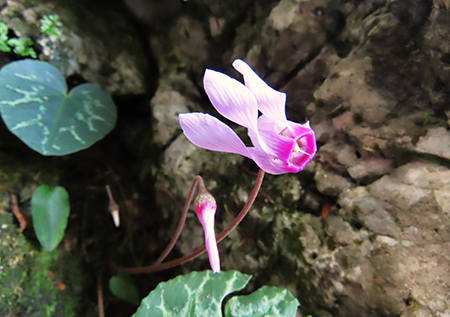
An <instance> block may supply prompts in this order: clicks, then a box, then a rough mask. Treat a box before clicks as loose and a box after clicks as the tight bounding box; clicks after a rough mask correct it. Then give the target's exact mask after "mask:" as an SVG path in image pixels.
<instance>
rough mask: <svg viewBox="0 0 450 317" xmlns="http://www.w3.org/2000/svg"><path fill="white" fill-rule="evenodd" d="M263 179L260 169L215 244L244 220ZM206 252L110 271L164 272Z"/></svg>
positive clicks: (201, 251) (195, 252)
mask: <svg viewBox="0 0 450 317" xmlns="http://www.w3.org/2000/svg"><path fill="white" fill-rule="evenodd" d="M263 178H264V171H263V170H262V169H260V170H259V172H258V177H257V178H256V183H255V187H254V188H253V190H252V193H251V194H250V197H249V198H248V200H247V203H246V204H245V206H244V208H242V210H241V212H240V213H239V214H238V215H237V217H236V218H235V219H234V220H233V222H232V223H230V225H229V226H228V228H226V229H225V230H224V231H223V232H222V233H221V234H219V235H218V236H217V243H219V242H220V241H222V240H223V239H224V238H225V237H226V236H228V234H230V232H231V231H233V230H234V229H235V228H236V227H237V226H238V225H239V223H240V222H241V221H242V220H243V219H244V217H245V216H246V215H247V213H248V212H249V211H250V208H251V207H252V205H253V203H254V202H255V199H256V196H257V195H258V192H259V189H260V188H261V184H262V181H263ZM205 251H206V248H205V246H203V247H200V248H197V249H195V250H194V251H193V252H192V253H190V254H188V255H186V256H183V257H181V258H178V259H176V260H172V261H169V262H166V263H160V264H156V263H155V264H152V265H150V266H146V267H130V268H129V267H120V266H116V265H114V264H112V269H113V270H115V271H117V272H124V273H128V274H143V273H150V272H156V271H161V270H166V269H169V268H172V267H174V266H177V265H180V264H183V263H186V262H188V261H190V260H192V259H194V258H196V257H197V256H199V255H200V254H203V253H204V252H205Z"/></svg>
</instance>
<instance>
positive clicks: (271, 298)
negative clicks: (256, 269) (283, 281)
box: [225, 286, 299, 317]
mask: <svg viewBox="0 0 450 317" xmlns="http://www.w3.org/2000/svg"><path fill="white" fill-rule="evenodd" d="M298 305H299V303H298V301H297V299H296V298H295V297H294V296H292V294H291V293H290V292H289V291H288V290H287V289H285V288H281V287H268V286H263V287H261V288H260V289H259V290H257V291H256V292H254V293H252V294H250V295H247V296H235V297H233V298H231V299H230V301H229V302H228V303H227V305H226V306H225V316H227V317H244V316H252V317H280V316H291V317H294V316H296V315H297V308H298Z"/></svg>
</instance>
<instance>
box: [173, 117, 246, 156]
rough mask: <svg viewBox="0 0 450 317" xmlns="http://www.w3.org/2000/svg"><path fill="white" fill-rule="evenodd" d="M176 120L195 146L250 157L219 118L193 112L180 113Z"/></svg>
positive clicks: (238, 139)
mask: <svg viewBox="0 0 450 317" xmlns="http://www.w3.org/2000/svg"><path fill="white" fill-rule="evenodd" d="M178 120H179V121H180V126H181V129H183V133H184V134H185V135H186V137H187V138H188V140H189V141H191V142H192V143H194V144H195V145H196V146H198V147H201V148H204V149H207V150H211V151H218V152H229V153H236V154H240V155H243V156H246V157H249V158H250V154H249V152H248V149H247V147H246V146H245V144H244V143H243V142H242V141H241V139H240V138H239V137H238V136H237V134H236V133H235V132H234V131H233V130H232V129H231V128H230V127H229V126H227V125H226V124H225V123H223V122H222V121H220V120H219V119H217V118H215V117H213V116H211V115H209V114H205V113H199V112H194V113H183V114H180V115H178Z"/></svg>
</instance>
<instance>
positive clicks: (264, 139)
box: [248, 115, 295, 161]
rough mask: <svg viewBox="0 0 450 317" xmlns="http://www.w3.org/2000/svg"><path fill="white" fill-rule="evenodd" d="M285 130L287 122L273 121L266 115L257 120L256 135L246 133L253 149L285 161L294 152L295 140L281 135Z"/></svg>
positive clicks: (254, 133) (249, 132) (250, 132)
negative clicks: (255, 148)
mask: <svg viewBox="0 0 450 317" xmlns="http://www.w3.org/2000/svg"><path fill="white" fill-rule="evenodd" d="M286 128H287V121H285V122H283V121H279V120H273V119H271V118H269V117H268V116H266V115H262V116H261V117H259V118H258V131H257V132H258V133H256V131H251V130H249V131H248V135H249V137H250V139H251V140H252V143H253V145H254V146H255V147H257V148H260V149H262V150H264V151H265V152H266V153H268V154H270V155H272V156H274V157H277V158H279V159H281V160H282V161H286V160H288V159H289V157H290V153H291V152H292V151H293V150H294V146H295V142H294V141H295V140H294V139H292V138H289V137H285V136H284V135H281V132H282V131H284V130H285V129H286Z"/></svg>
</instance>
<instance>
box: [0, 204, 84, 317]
mask: <svg viewBox="0 0 450 317" xmlns="http://www.w3.org/2000/svg"><path fill="white" fill-rule="evenodd" d="M0 223H1V225H0V241H1V243H0V273H1V274H0V284H1V285H2V289H1V293H0V315H3V314H7V313H20V314H21V316H74V314H75V313H74V312H75V311H76V308H77V307H78V304H79V303H78V302H79V299H78V297H77V296H75V292H74V291H76V290H77V289H76V288H74V287H73V286H72V285H71V284H69V283H67V281H66V280H68V281H69V282H70V283H73V280H72V279H69V278H66V274H65V273H66V271H67V269H66V268H64V266H65V265H64V266H62V267H63V268H64V269H63V270H65V271H63V272H62V274H61V273H59V272H61V270H60V269H59V266H60V264H61V260H60V259H59V258H60V256H59V254H60V252H59V250H54V251H52V252H46V251H40V250H38V249H36V248H35V247H34V246H33V245H31V244H30V243H29V242H28V241H27V240H26V239H25V237H24V236H23V235H22V234H19V233H18V229H17V227H16V226H15V225H14V224H13V220H12V215H11V214H9V213H6V212H5V211H0ZM71 263H72V264H73V265H72V266H71V267H70V269H71V270H72V271H73V275H74V276H78V277H82V274H80V269H76V268H74V267H73V266H74V265H75V264H76V263H78V262H77V261H74V259H73V258H72V259H71ZM60 275H61V276H60ZM61 280H63V281H64V282H66V283H67V284H68V287H66V288H65V289H64V290H60V289H59V288H58V285H59V286H60V285H62V284H60V281H61ZM77 283H78V284H79V285H81V284H82V281H80V280H78V281H77Z"/></svg>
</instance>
